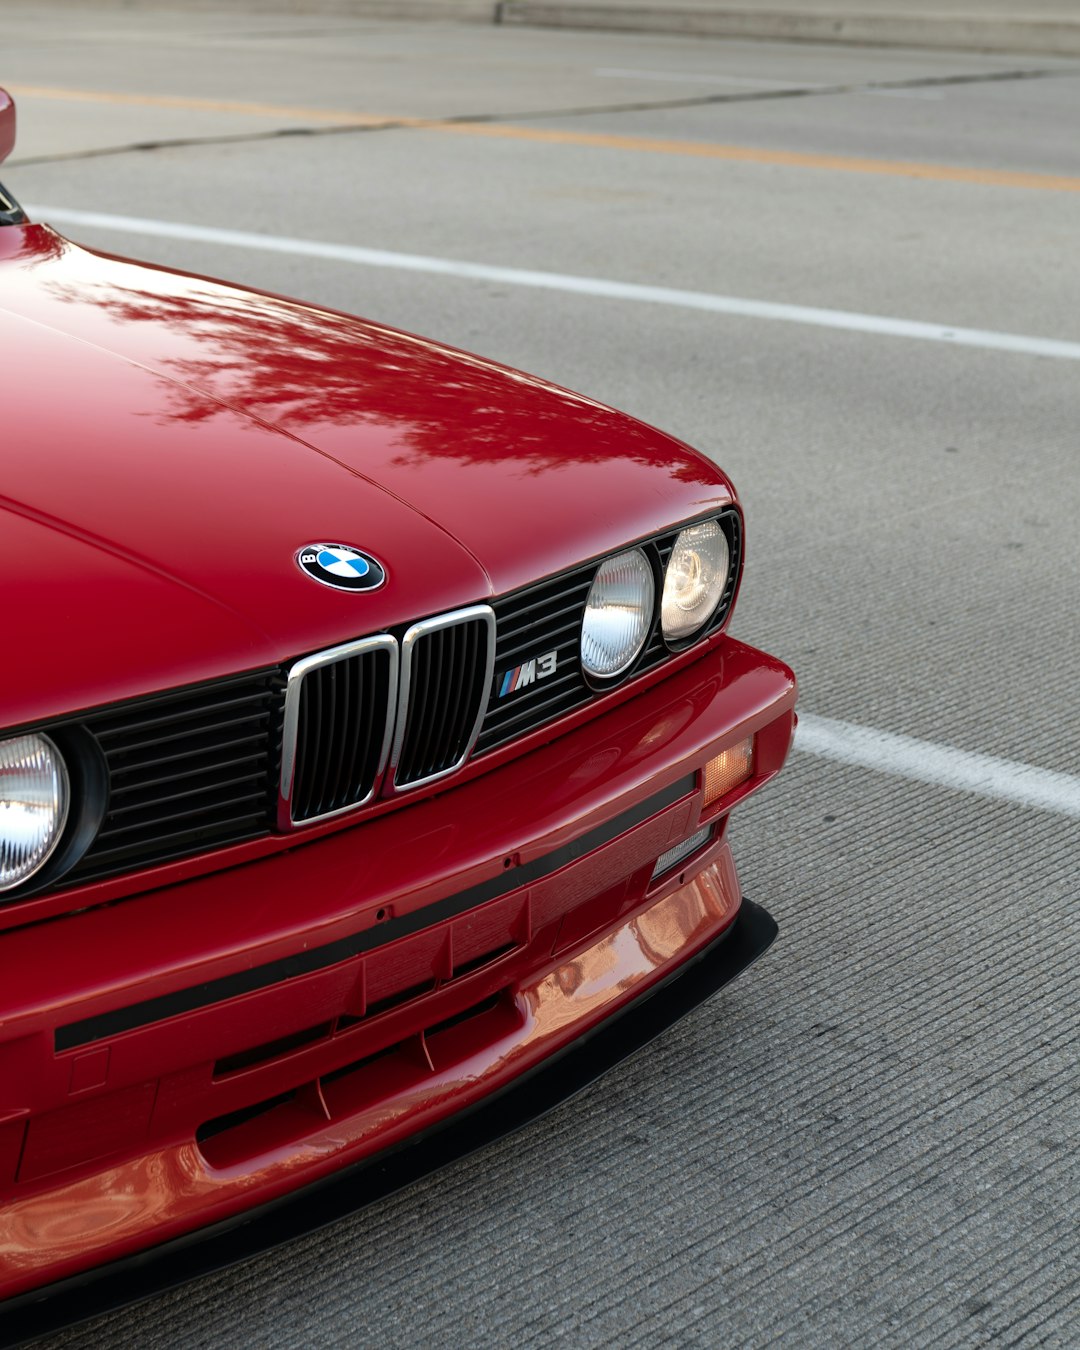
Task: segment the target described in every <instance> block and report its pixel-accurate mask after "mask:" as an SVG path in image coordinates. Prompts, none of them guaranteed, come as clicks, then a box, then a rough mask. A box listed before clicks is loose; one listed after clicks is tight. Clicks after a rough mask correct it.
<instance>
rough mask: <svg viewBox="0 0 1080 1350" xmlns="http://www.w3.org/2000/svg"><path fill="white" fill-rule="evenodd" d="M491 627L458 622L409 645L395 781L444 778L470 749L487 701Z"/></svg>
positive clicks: (479, 621) (476, 620) (480, 620)
mask: <svg viewBox="0 0 1080 1350" xmlns="http://www.w3.org/2000/svg"><path fill="white" fill-rule="evenodd" d="M489 634H490V625H489V620H488V619H487V618H484V617H469V618H462V619H458V620H456V621H454V622H452V623H447V624H444V625H443V626H441V627H436V628H432V629H431V631H429V632H424V633H419V634H418V635H416V636H415V637H414V638H413V639H412V640H411V650H410V652H409V658H408V659H409V698H408V708H407V710H406V721H405V730H404V735H403V738H402V741H401V746H400V748H399V751H398V757H397V767H396V770H395V774H394V781H395V783H396V785H397V786H398V787H408V786H410V785H411V784H414V783H419V782H422V781H424V780H425V779H428V778H432V777H434V776H435V775H436V774H440V773H444V772H446V771H447V770H448V769H450V768H452V767H453V766H454V765H455V764H457V763H458V762H459V760H461V759H462V758H463V757H464V755H465V754H466V753H467V752H468V750H469V742H470V740H471V738H472V731H473V727H474V726H475V724H476V719H477V716H478V715H479V712H480V706H481V700H483V699H484V698H485V697H486V696H487V688H486V676H487V670H488V663H489V661H490V656H489V652H488V643H489V640H490V639H489Z"/></svg>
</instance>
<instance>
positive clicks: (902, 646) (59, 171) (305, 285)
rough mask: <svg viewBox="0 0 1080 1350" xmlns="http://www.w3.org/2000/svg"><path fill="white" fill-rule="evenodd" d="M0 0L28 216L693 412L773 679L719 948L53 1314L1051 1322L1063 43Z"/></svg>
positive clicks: (1068, 1012)
mask: <svg viewBox="0 0 1080 1350" xmlns="http://www.w3.org/2000/svg"><path fill="white" fill-rule="evenodd" d="M3 29H4V43H3V51H2V59H0V84H3V85H8V86H10V87H11V88H12V89H13V91H14V92H15V94H16V96H17V99H18V102H19V108H20V118H21V123H20V138H19V144H18V146H17V149H16V152H15V156H14V159H13V162H12V163H11V164H9V165H7V166H5V169H4V173H3V177H4V181H5V183H6V184H7V185H8V186H9V187H10V188H11V189H12V190H13V191H14V192H15V193H16V194H17V195H18V196H19V197H20V198H21V199H23V200H24V201H25V202H26V203H27V205H28V207H29V208H30V209H31V211H32V213H33V214H34V215H35V216H36V217H38V218H42V219H46V220H51V221H53V222H54V223H55V224H56V225H57V227H58V228H60V229H62V230H63V231H64V232H65V233H66V234H68V235H69V236H70V237H72V238H75V239H77V240H79V241H80V242H83V243H86V244H88V245H90V246H93V247H98V248H101V249H104V250H106V251H110V252H121V253H127V254H132V255H135V256H137V257H143V258H148V259H153V260H156V261H161V262H165V263H168V264H170V265H173V266H177V267H181V268H187V269H191V270H194V271H197V272H205V273H211V274H216V275H221V276H225V277H228V278H230V279H233V280H238V281H242V282H246V283H250V284H252V285H254V286H258V287H263V288H267V289H270V290H273V291H282V292H286V293H290V294H294V295H298V296H302V297H305V298H307V299H310V300H315V301H319V302H323V303H326V304H328V305H331V306H334V307H336V308H341V309H346V310H350V311H355V312H358V313H361V314H363V315H366V316H369V317H371V318H374V319H377V320H379V321H382V322H385V323H388V324H393V325H396V326H400V327H404V328H407V329H411V330H415V331H418V332H421V333H424V334H427V335H431V336H433V337H437V338H439V339H442V340H445V341H447V342H450V343H453V344H456V345H459V346H461V347H465V348H469V349H472V350H475V351H479V352H482V353H484V354H485V355H489V356H493V357H497V358H498V359H499V360H501V361H504V362H507V363H509V364H512V365H516V366H521V367H524V368H525V369H528V370H531V371H534V372H537V373H539V374H541V375H544V376H546V377H548V378H550V379H553V380H556V381H559V382H560V383H563V384H566V385H569V386H571V387H573V388H576V389H580V390H583V391H585V392H587V393H589V394H591V395H594V396H596V397H598V398H601V399H603V400H606V401H608V402H611V403H614V404H616V405H618V406H620V407H622V408H626V409H628V410H629V411H631V412H633V413H635V414H637V415H639V416H641V417H643V418H645V419H647V420H648V421H650V422H653V423H656V424H658V425H660V426H662V427H664V428H667V429H669V430H671V431H673V432H674V433H676V434H677V435H679V436H681V437H683V438H684V439H686V440H687V441H690V442H692V443H693V444H696V445H698V446H700V447H702V448H703V449H705V450H706V451H708V452H709V453H710V454H712V455H714V456H715V457H716V458H717V459H718V460H719V461H720V462H721V463H723V464H724V465H725V466H726V467H727V468H728V469H729V471H730V472H731V474H732V475H733V477H734V479H735V482H736V484H737V485H738V487H739V489H740V491H741V493H742V496H743V501H744V505H745V509H746V515H747V521H748V545H749V560H748V565H747V570H746V577H745V582H744V586H743V592H742V599H741V602H740V605H739V609H738V611H737V614H736V618H735V626H734V630H735V632H736V634H737V635H738V636H739V637H741V638H743V639H745V640H747V641H750V642H753V643H755V644H758V645H760V646H762V647H764V648H766V649H768V650H772V651H775V652H777V653H778V654H779V655H781V656H783V657H785V658H786V659H787V660H788V661H790V662H791V663H792V665H793V666H794V667H795V669H796V670H797V672H798V674H799V676H800V680H801V690H802V692H801V703H800V710H801V715H802V718H803V727H802V731H801V732H800V739H799V742H798V744H797V747H796V750H795V752H794V754H793V757H792V760H791V763H790V765H789V768H788V769H787V771H786V772H785V774H784V775H783V776H782V778H781V779H780V780H778V781H777V782H776V783H775V784H773V785H772V786H771V787H770V788H769V789H768V791H767V792H765V793H763V794H762V796H761V798H760V799H758V800H756V801H755V802H753V803H751V804H749V805H747V806H746V807H744V808H742V809H740V810H739V811H738V812H737V813H736V817H735V821H734V842H735V848H736V856H737V858H738V860H739V863H740V866H741V870H742V875H743V881H744V886H745V890H746V893H747V894H748V895H749V896H751V897H753V898H754V899H756V900H758V901H760V902H762V903H764V904H766V905H767V906H768V907H769V908H770V909H771V910H772V911H773V912H774V913H775V915H776V916H777V918H778V919H779V921H780V924H781V938H780V941H779V942H778V943H777V945H776V946H775V947H774V948H773V950H772V951H771V952H770V953H769V955H768V956H767V957H766V958H765V959H764V960H763V961H762V962H761V963H760V964H759V965H758V966H756V967H755V968H754V969H753V970H752V971H751V972H750V973H749V974H748V975H746V976H745V977H744V978H742V979H740V980H739V981H738V982H737V983H736V984H735V985H734V986H732V987H731V989H730V990H728V991H726V992H724V993H723V994H722V995H721V996H720V997H718V998H716V999H714V1000H713V1001H712V1002H711V1003H709V1004H708V1005H706V1006H705V1007H703V1008H701V1009H700V1010H699V1011H697V1012H696V1013H694V1014H693V1015H692V1016H690V1017H689V1018H688V1019H687V1020H686V1021H685V1022H684V1023H683V1024H681V1025H680V1026H679V1027H678V1028H676V1029H675V1030H674V1031H672V1032H670V1033H669V1034H667V1035H666V1036H664V1037H663V1038H662V1039H661V1040H660V1041H659V1042H657V1043H656V1044H654V1045H653V1046H652V1047H650V1048H649V1049H647V1050H646V1051H644V1052H643V1053H641V1054H639V1055H638V1056H636V1057H635V1058H634V1059H633V1060H632V1061H630V1062H629V1063H627V1064H625V1065H623V1066H622V1067H621V1068H619V1069H618V1070H617V1071H615V1072H613V1073H612V1074H611V1075H610V1076H608V1077H607V1078H606V1079H605V1080H603V1081H602V1082H601V1083H599V1084H598V1085H596V1086H594V1087H593V1088H592V1089H590V1090H589V1091H588V1092H587V1093H585V1094H584V1095H583V1096H581V1097H579V1098H578V1099H577V1100H575V1101H574V1102H572V1103H571V1104H569V1105H567V1106H564V1107H563V1108H561V1109H559V1110H557V1111H556V1112H554V1113H553V1114H552V1115H550V1116H549V1117H548V1118H546V1119H545V1120H543V1121H542V1122H540V1123H538V1124H536V1125H534V1126H532V1127H531V1128H529V1129H527V1130H526V1131H525V1132H524V1133H522V1134H521V1135H520V1136H518V1137H516V1138H513V1139H511V1140H509V1141H508V1142H505V1143H503V1144H502V1145H500V1146H499V1147H496V1148H491V1149H488V1150H487V1151H485V1152H483V1153H481V1154H480V1155H478V1156H476V1157H474V1158H472V1159H470V1160H468V1161H465V1162H462V1163H460V1164H458V1165H456V1166H453V1167H451V1168H450V1169H449V1170H448V1171H446V1172H444V1173H443V1174H441V1175H438V1176H436V1177H434V1178H432V1179H430V1180H428V1181H426V1182H425V1183H423V1184H421V1185H417V1186H415V1187H413V1188H412V1189H411V1190H409V1191H407V1192H405V1193H403V1194H401V1195H399V1196H397V1197H396V1198H394V1199H392V1200H389V1201H386V1202H384V1203H380V1204H379V1205H377V1206H376V1207H375V1208H373V1209H370V1210H368V1211H367V1212H364V1213H361V1214H360V1215H358V1216H357V1217H355V1218H353V1219H351V1220H349V1221H347V1222H343V1223H338V1224H336V1225H335V1226H333V1227H332V1228H330V1229H329V1230H327V1231H325V1232H323V1233H319V1234H318V1235H316V1236H314V1237H310V1238H307V1239H304V1240H300V1241H297V1242H295V1243H293V1244H291V1245H289V1246H286V1247H284V1248H281V1249H279V1250H278V1251H276V1252H274V1253H273V1254H271V1255H269V1256H265V1257H262V1258H260V1259H258V1260H255V1261H252V1262H249V1263H247V1264H245V1265H242V1266H240V1267H237V1268H235V1269H232V1270H229V1271H226V1272H224V1273H221V1274H219V1275H217V1276H215V1277H213V1278H209V1279H205V1280H202V1281H201V1282H199V1283H197V1284H195V1285H192V1286H189V1287H186V1288H184V1289H182V1290H180V1291H178V1292H176V1293H174V1294H172V1295H169V1296H165V1297H159V1298H156V1299H154V1300H152V1301H150V1302H148V1303H146V1304H144V1305H142V1306H139V1307H136V1308H133V1309H129V1310H127V1311H124V1312H122V1313H119V1314H115V1315H113V1316H110V1317H107V1318H103V1319H100V1320H99V1321H97V1322H96V1323H94V1324H93V1325H92V1326H90V1327H87V1328H82V1329H79V1330H77V1331H72V1332H70V1333H68V1334H67V1335H65V1336H61V1337H59V1338H55V1339H54V1340H53V1341H52V1342H51V1343H50V1344H52V1345H54V1346H56V1347H60V1346H63V1347H75V1346H81V1345H86V1344H93V1345H94V1346H95V1347H125V1350H126V1347H145V1348H146V1350H158V1348H160V1350H164V1348H165V1347H170V1350H171V1347H201V1346H207V1347H209V1346H219V1345H236V1346H270V1347H305V1346H310V1345H350V1346H351V1345H356V1344H369V1345H378V1346H415V1345H448V1344H453V1345H489V1344H495V1345H502V1344H506V1345H510V1344H528V1345H545V1344H550V1343H553V1342H555V1341H556V1340H565V1341H566V1343H568V1344H571V1345H575V1346H577V1345H581V1346H589V1345H600V1344H611V1343H618V1344H620V1345H622V1344H627V1345H652V1344H656V1343H658V1342H661V1341H671V1342H675V1343H678V1344H684V1345H701V1346H717V1345H735V1346H740V1347H742V1346H764V1345H767V1344H771V1343H774V1342H780V1343H783V1344H787V1345H796V1346H800V1347H805V1346H836V1345H845V1346H847V1345H865V1346H871V1345H873V1346H878V1345H895V1346H907V1345H912V1344H917V1345H921V1344H931V1343H932V1344H935V1345H947V1346H981V1345H987V1344H990V1343H995V1344H997V1343H1000V1344H1002V1345H1022V1346H1036V1345H1049V1346H1061V1347H1074V1346H1076V1345H1077V1344H1078V1343H1080V1301H1078V1299H1080V1288H1078V1271H1080V1237H1078V1233H1080V1226H1078V1221H1077V1215H1078V1212H1080V1182H1078V1175H1077V1173H1078V1156H1080V1148H1078V1145H1080V1106H1078V1101H1080V1099H1078V1088H1080V1075H1078V1062H1077V1041H1078V1019H1080V1014H1078V1004H1080V950H1078V949H1080V941H1078V939H1080V917H1078V904H1077V900H1078V894H1080V880H1078V876H1080V765H1078V750H1077V745H1078V735H1077V733H1078V729H1080V696H1078V693H1077V685H1078V679H1077V677H1078V672H1080V623H1078V619H1077V601H1078V596H1080V550H1078V547H1077V522H1078V520H1080V443H1078V442H1080V430H1078V429H1080V251H1078V240H1080V135H1078V122H1080V60H1069V59H1064V58H1054V57H1040V56H1031V55H1021V56H1010V55H1008V54H1004V55H1003V54H1000V53H998V54H986V53H983V54H972V53H965V52H962V51H919V50H907V49H899V48H893V49H889V50H885V49H874V48H851V47H829V46H815V45H812V44H802V45H798V46H796V45H791V46H785V45H782V44H760V45H755V44H751V43H747V42H726V41H719V40H709V41H702V40H693V39H688V38H680V37H658V36H651V37H650V36H645V35H633V34H615V35H612V34H605V33H600V32H560V31H555V30H550V29H530V28H528V27H523V26H503V27H493V26H481V25H476V26H465V25H457V26H455V25H450V24H439V23H414V24H405V23H399V24H394V23H378V22H373V21H361V20H357V19H355V18H349V17H348V16H347V15H344V14H342V13H341V12H334V13H325V14H324V13H320V12H318V10H317V8H315V9H312V8H310V7H307V8H305V11H304V12H303V13H300V14H296V15H294V16H289V15H288V14H287V13H285V12H282V11H281V10H279V9H275V10H274V11H273V12H270V13H266V12H260V10H259V8H258V6H257V5H255V4H254V3H252V4H248V5H245V4H244V3H243V2H242V0H233V3H231V4H230V3H222V4H221V5H219V6H217V7H215V8H211V9H206V8H203V7H198V8H196V9H193V10H190V11H188V12H186V13H185V12H183V11H182V10H181V9H180V8H173V9H168V8H160V9H157V10H148V9H147V8H145V7H142V8H135V9H129V8H126V7H124V6H122V5H119V4H116V5H110V4H107V3H99V4H93V3H88V2H87V3H81V4H77V5H74V6H73V7H71V8H70V9H65V8H63V6H61V5H60V4H53V3H36V4H30V3H25V2H21V0H20V2H15V3H12V2H11V0H9V3H6V4H5V7H4V19H3ZM454 119H457V120H454ZM284 133H289V134H284ZM299 133H304V134H299ZM79 213H90V214H88V215H86V214H84V215H80V214H79ZM55 392H56V391H55V389H50V390H45V391H43V397H53V396H55ZM536 527H537V528H538V529H543V527H544V525H543V521H537V523H536Z"/></svg>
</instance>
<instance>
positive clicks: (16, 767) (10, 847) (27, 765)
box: [0, 736, 71, 891]
mask: <svg viewBox="0 0 1080 1350" xmlns="http://www.w3.org/2000/svg"><path fill="white" fill-rule="evenodd" d="M70 795H71V794H70V787H69V783H68V772H67V766H66V765H65V764H64V761H63V759H62V758H61V755H60V752H59V750H57V748H56V746H55V745H53V743H52V741H50V740H49V738H48V736H15V737H13V738H12V739H11V740H8V741H0V891H9V890H11V888H12V887H13V886H18V885H19V884H20V883H21V882H24V881H26V880H27V879H28V878H29V877H32V876H33V875H34V873H35V872H36V871H38V870H39V868H41V867H43V866H44V865H45V863H46V862H47V861H48V860H49V857H50V856H51V854H52V852H53V850H54V849H55V848H56V846H57V844H58V843H59V842H60V836H61V835H62V834H63V832H64V824H65V822H66V821H67V814H68V802H69V799H70Z"/></svg>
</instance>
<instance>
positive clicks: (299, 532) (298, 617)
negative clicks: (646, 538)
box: [0, 225, 733, 725]
mask: <svg viewBox="0 0 1080 1350" xmlns="http://www.w3.org/2000/svg"><path fill="white" fill-rule="evenodd" d="M0 354H2V355H0V359H2V361H3V371H4V377H3V384H4V400H3V401H4V433H5V438H6V440H7V441H8V443H9V444H8V448H7V450H6V452H5V453H4V455H3V462H4V466H5V467H4V474H3V478H2V480H0V508H2V510H3V513H4V514H3V517H0V519H2V520H3V523H4V530H3V540H2V542H0V565H3V566H4V568H5V573H6V576H7V579H8V583H9V587H10V585H11V583H12V582H13V581H17V582H18V586H17V588H16V589H15V590H9V592H8V593H9V594H16V595H18V597H19V599H18V601H17V606H16V610H15V614H16V616H17V619H18V624H19V629H18V631H17V633H16V634H12V633H10V632H9V634H8V635H7V636H8V639H9V642H10V641H11V640H12V638H13V637H18V638H19V640H20V641H21V642H22V644H23V650H25V651H27V652H28V653H32V654H33V664H34V667H35V670H36V669H37V668H39V667H40V668H41V670H42V672H43V674H42V678H41V679H40V680H37V682H36V685H37V687H36V692H34V693H32V694H30V695H27V694H26V692H25V687H26V684H27V681H26V679H25V673H24V672H23V673H21V674H20V676H19V678H18V679H15V674H14V672H12V671H11V670H9V671H8V672H6V673H5V674H4V675H3V676H0V706H2V707H3V708H4V720H5V721H6V722H8V724H9V725H11V724H13V723H14V722H16V721H25V720H31V719H32V718H33V717H36V716H41V715H44V713H45V711H48V712H49V713H52V714H56V713H57V712H60V711H67V710H68V708H67V704H66V703H65V701H64V700H65V697H66V698H67V700H68V701H70V699H71V694H70V692H68V693H67V694H66V696H65V694H64V691H65V690H67V691H70V689H71V688H72V687H73V684H74V685H75V686H76V687H78V688H79V689H80V695H84V697H83V698H82V700H81V701H82V704H83V706H85V705H87V704H90V703H95V702H104V701H108V700H110V699H114V698H119V697H124V696H127V695H129V694H134V693H139V692H145V691H146V690H148V689H153V688H160V687H165V686H167V685H170V684H171V685H176V684H179V683H182V682H185V681H187V680H195V679H201V678H210V677H212V676H213V675H216V674H220V673H223V672H225V671H226V670H235V669H244V668H253V667H256V666H259V665H263V664H270V663H274V662H277V661H281V660H284V659H286V658H287V657H289V656H292V655H295V654H298V653H300V652H304V651H310V650H314V649H317V648H319V647H323V646H327V645H330V644H332V643H334V642H337V641H342V640H345V639H346V638H348V637H352V636H358V635H360V634H362V633H367V632H372V631H378V630H380V629H383V628H386V627H389V626H392V625H394V624H399V623H404V622H406V621H408V620H411V619H414V618H419V617H422V616H424V615H426V614H431V613H436V612H439V611H441V610H445V609H450V608H453V607H455V606H458V605H462V604H467V603H470V602H473V601H476V600H481V599H484V598H485V597H487V596H490V595H492V594H499V593H502V592H505V591H507V590H511V589H513V588H514V587H516V586H518V585H521V584H524V583H526V582H528V581H530V580H532V579H534V578H536V577H537V576H542V575H546V574H549V573H551V572H555V571H558V570H560V569H561V568H563V567H567V566H569V565H571V564H573V563H575V562H578V561H580V560H581V559H583V558H587V557H589V556H592V555H595V554H598V553H601V552H604V551H607V550H609V549H612V548H617V547H618V546H619V545H620V544H621V543H624V542H626V541H628V540H630V539H633V538H635V537H640V536H643V535H646V534H649V533H651V532H653V531H655V530H659V529H662V528H664V527H666V526H668V525H671V524H673V523H677V522H678V521H679V520H681V519H685V518H686V517H688V516H691V515H694V514H695V513H698V512H700V511H703V510H707V509H710V508H711V507H712V506H714V505H716V504H720V503H723V502H727V501H729V500H731V499H732V495H733V494H732V489H731V486H730V484H729V483H728V481H727V480H726V478H724V476H723V475H722V474H721V473H720V472H719V470H717V469H716V467H715V466H714V465H712V464H711V463H710V462H709V461H708V460H707V459H705V458H704V457H703V456H701V455H698V454H696V453H695V452H693V451H691V450H689V449H688V448H687V447H685V446H683V445H681V444H680V443H679V442H677V441H674V440H672V439H671V438H669V437H667V436H664V435H662V434H661V433H659V432H657V431H654V430H652V429H651V428H648V427H645V426H643V425H642V424H640V423H638V422H637V421H635V420H634V419H632V418H630V417H627V416H624V415H622V414H619V413H616V412H613V411H612V410H610V409H607V408H605V407H603V406H602V405H599V404H597V403H595V402H593V401H591V400H589V399H586V398H583V397H581V396H579V395H575V394H571V393H569V392H567V391H565V390H562V389H558V388H556V387H554V386H551V385H548V384H546V383H544V382H543V381H540V380H537V379H533V378H530V377H528V376H525V375H522V374H520V373H518V372H516V371H511V370H507V369H504V368H502V367H499V366H497V365H494V364H493V363H491V362H488V361H484V360H481V359H480V358H478V357H474V356H469V355H467V354H464V353H461V352H456V351H452V350H450V349H448V348H446V347H442V346H440V345H438V344H436V343H432V342H429V341H425V340H423V339H420V338H416V337H412V336H410V335H408V334H403V333H400V332H396V331H394V330H392V329H388V328H384V327H382V326H380V325H378V324H373V323H368V322H362V321H360V320H357V319H353V318H349V317H347V316H345V315H341V314H337V313H333V312H329V311H326V310H321V309H316V308H313V307H311V306H307V305H303V304H299V303H297V302H295V301H290V300H285V299H282V298H280V297H275V296H269V295H264V294H259V293H254V292H251V291H247V290H243V289H239V288H236V287H231V286H227V285H223V284H221V283H219V282H215V281H210V280H206V279H204V278H200V277H193V276H189V275H185V274H179V273H176V272H171V271H167V270H164V269H159V268H152V267H146V266H142V265H139V264H134V263H128V262H125V261H123V260H121V259H115V258H109V257H106V256H103V255H100V254H96V253H92V252H89V251H87V250H84V249H81V248H78V247H77V246H75V245H73V244H70V243H68V242H67V241H66V240H64V239H62V238H61V237H60V236H59V235H57V234H55V233H54V232H53V231H52V230H50V229H49V228H48V227H46V226H39V225H32V226H22V227H20V226H9V227H6V228H5V229H4V230H2V231H0ZM324 541H325V542H331V543H345V544H350V545H354V546H357V547H359V548H362V549H365V550H366V551H368V552H370V553H372V554H374V555H375V556H376V557H377V558H379V560H380V561H381V562H382V563H383V564H384V565H385V566H386V568H387V571H388V582H387V585H386V586H385V587H384V588H383V589H382V590H380V591H378V592H365V593H359V594H355V593H343V592H337V591H333V590H330V589H328V588H326V587H323V586H319V585H317V584H315V583H313V582H312V581H311V580H310V579H309V578H308V577H306V576H304V575H303V573H302V572H301V571H300V569H299V568H298V567H297V565H296V562H295V556H296V552H297V550H298V549H299V548H300V547H301V546H302V545H304V544H307V543H312V542H324ZM87 596H95V597H97V599H96V600H95V601H94V602H93V603H91V604H89V605H88V604H87ZM80 654H81V655H80ZM87 654H93V656H94V658H95V659H94V660H93V661H87V660H86V656H87ZM72 661H79V663H80V666H81V674H80V677H79V679H77V680H74V681H73V678H72V672H71V668H70V667H71V662H72ZM99 667H100V668H101V669H102V671H103V674H102V677H101V679H100V680H99V679H98V678H97V677H96V675H95V673H94V671H95V670H96V669H97V668H99ZM118 670H119V672H121V673H120V675H119V677H117V675H116V672H117V671H118ZM83 675H85V678H83ZM5 686H10V687H5ZM16 687H17V689H18V690H20V691H23V692H21V693H18V694H17V693H16ZM13 699H14V700H17V705H18V706H17V707H13V702H12V700H13ZM13 713H14V715H13Z"/></svg>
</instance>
